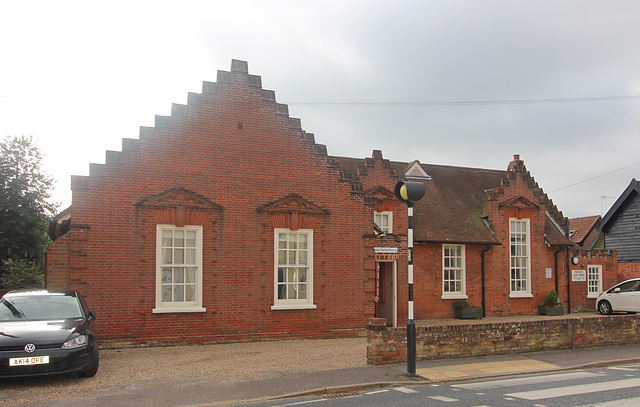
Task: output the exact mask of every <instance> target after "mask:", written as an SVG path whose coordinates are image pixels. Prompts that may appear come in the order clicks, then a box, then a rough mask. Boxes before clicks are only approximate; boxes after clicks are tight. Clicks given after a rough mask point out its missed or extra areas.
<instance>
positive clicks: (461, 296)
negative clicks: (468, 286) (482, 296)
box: [440, 294, 469, 300]
mask: <svg viewBox="0 0 640 407" xmlns="http://www.w3.org/2000/svg"><path fill="white" fill-rule="evenodd" d="M440 298H442V299H443V300H468V299H469V296H468V295H466V294H442V297H440Z"/></svg>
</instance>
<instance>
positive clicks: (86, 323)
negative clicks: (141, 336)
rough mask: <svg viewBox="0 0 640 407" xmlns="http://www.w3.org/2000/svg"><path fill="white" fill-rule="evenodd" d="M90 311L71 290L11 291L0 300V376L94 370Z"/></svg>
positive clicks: (96, 360) (96, 359)
mask: <svg viewBox="0 0 640 407" xmlns="http://www.w3.org/2000/svg"><path fill="white" fill-rule="evenodd" d="M95 319H96V314H95V312H94V311H92V310H90V309H89V308H88V307H87V304H86V303H85V301H84V299H83V298H82V296H81V295H80V294H79V293H77V292H76V291H71V290H15V291H10V292H8V293H7V294H5V295H4V296H3V297H2V299H1V300H0V378H9V377H25V376H46V375H52V374H60V373H77V374H78V375H79V376H80V377H92V376H94V375H95V374H96V373H97V371H98V363H99V356H98V346H97V345H96V338H95V335H94V332H95Z"/></svg>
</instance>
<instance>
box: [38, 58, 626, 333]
mask: <svg viewBox="0 0 640 407" xmlns="http://www.w3.org/2000/svg"><path fill="white" fill-rule="evenodd" d="M261 84H262V81H261V78H260V77H259V76H256V75H251V74H249V72H248V65H247V63H246V62H244V61H236V60H234V61H232V65H231V70H230V71H229V72H226V71H219V72H218V76H217V81H216V82H215V83H210V82H205V83H204V84H203V89H202V93H200V94H189V97H188V103H187V104H186V105H173V106H172V109H171V116H169V117H164V116H157V117H156V122H155V126H154V127H142V128H141V129H140V135H139V138H138V139H123V143H122V151H108V152H107V153H106V162H105V164H91V165H90V175H88V176H74V177H72V192H73V198H72V199H73V200H72V206H71V210H70V212H65V217H64V219H65V220H64V224H62V225H57V226H58V227H57V228H56V231H57V233H56V239H55V241H54V242H53V244H52V245H51V246H50V248H49V250H48V253H47V270H46V285H47V287H50V288H73V289H77V290H79V291H80V292H82V294H83V295H84V296H85V297H86V299H87V301H88V302H89V303H90V304H91V306H92V308H94V309H95V310H96V312H97V314H98V316H99V324H98V325H97V328H98V333H97V334H98V337H100V338H101V339H102V341H103V342H105V343H107V342H108V343H111V344H114V345H117V344H172V343H210V342H229V341H248V340H263V339H272V338H292V337H298V338H319V337H339V336H351V335H354V334H356V333H358V332H361V331H362V330H363V329H364V327H365V325H366V323H367V320H368V319H369V318H371V317H380V318H386V319H387V323H388V324H389V325H391V326H402V325H403V324H406V321H407V311H408V309H407V308H408V305H407V304H408V289H407V288H408V284H407V265H408V261H407V226H408V220H407V207H406V205H405V204H404V203H402V202H401V201H400V200H398V199H397V198H396V197H395V195H394V193H393V191H394V186H395V185H396V183H397V182H398V181H400V180H412V181H416V182H422V183H424V184H425V186H426V194H425V196H424V198H423V199H421V200H420V201H418V202H417V203H416V205H415V208H414V230H415V233H414V242H415V243H414V262H413V263H414V305H415V318H416V319H421V318H448V317H452V316H453V314H454V308H453V303H454V302H455V301H456V300H460V299H464V300H466V301H468V303H469V304H470V305H471V306H475V307H481V308H482V309H483V313H484V314H485V315H487V316H495V315H505V316H506V315H520V314H535V313H537V310H538V308H537V307H538V305H539V304H541V303H542V302H543V301H544V298H545V297H546V295H547V294H548V293H549V292H550V291H551V290H557V292H558V293H559V297H560V300H561V302H562V304H563V305H564V306H565V309H566V310H567V311H576V310H582V309H593V307H594V303H593V299H592V298H589V295H588V287H589V286H591V285H592V283H593V281H591V280H589V281H587V278H585V279H582V276H583V275H584V274H583V273H581V270H584V269H585V267H587V266H598V267H599V270H600V275H599V276H595V277H594V278H599V279H600V280H599V284H600V285H602V283H603V282H605V285H606V283H607V282H608V281H611V282H613V281H615V279H616V277H617V276H616V272H617V271H616V264H617V262H616V261H615V260H616V259H615V253H614V252H604V251H603V252H591V251H584V250H582V251H580V250H578V249H577V248H576V247H575V246H574V244H573V242H571V240H570V239H568V238H567V233H568V225H567V219H566V218H564V217H563V215H562V213H561V212H560V211H558V210H557V208H556V207H555V206H554V205H553V203H552V202H551V200H549V199H548V197H547V196H546V195H545V194H544V192H543V191H542V189H541V188H540V187H539V186H538V185H537V184H536V182H535V181H534V179H533V177H532V176H531V175H530V174H529V172H528V171H527V170H526V168H525V165H524V162H523V161H522V160H521V159H520V157H519V156H514V157H513V160H512V161H511V162H509V163H508V166H507V169H506V170H504V171H497V170H487V169H476V168H463V167H455V166H443V165H430V164H423V163H420V162H419V161H413V162H397V161H391V160H389V159H385V158H384V157H383V155H382V152H380V151H375V150H374V151H373V154H372V156H371V157H370V158H364V159H358V158H346V157H333V156H330V155H328V153H327V148H326V146H324V145H322V144H318V143H317V142H316V141H315V138H314V136H313V134H310V133H307V132H306V131H304V130H303V129H302V126H301V121H300V120H299V119H296V118H292V117H290V116H289V114H288V108H287V106H286V105H284V104H280V103H278V102H277V101H276V97H275V93H274V92H273V91H270V90H266V89H263V88H262V86H261ZM573 258H576V259H578V261H577V262H575V264H574V262H573V261H572V259H573ZM576 271H577V273H576ZM574 275H575V276H577V278H574ZM589 279H591V277H589Z"/></svg>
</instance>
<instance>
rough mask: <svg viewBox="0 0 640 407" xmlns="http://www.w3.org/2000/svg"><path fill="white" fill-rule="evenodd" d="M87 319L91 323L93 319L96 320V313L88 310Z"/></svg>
mask: <svg viewBox="0 0 640 407" xmlns="http://www.w3.org/2000/svg"><path fill="white" fill-rule="evenodd" d="M87 317H88V318H87V319H88V320H89V321H93V320H94V319H96V312H95V311H94V310H92V309H90V310H89V315H87Z"/></svg>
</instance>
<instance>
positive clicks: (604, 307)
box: [598, 301, 613, 315]
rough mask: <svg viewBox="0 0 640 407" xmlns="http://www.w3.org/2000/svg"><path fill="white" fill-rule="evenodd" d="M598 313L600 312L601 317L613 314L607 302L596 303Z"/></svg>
mask: <svg viewBox="0 0 640 407" xmlns="http://www.w3.org/2000/svg"><path fill="white" fill-rule="evenodd" d="M598 311H600V313H601V314H602V315H611V314H613V308H611V303H609V301H600V302H599V303H598Z"/></svg>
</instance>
